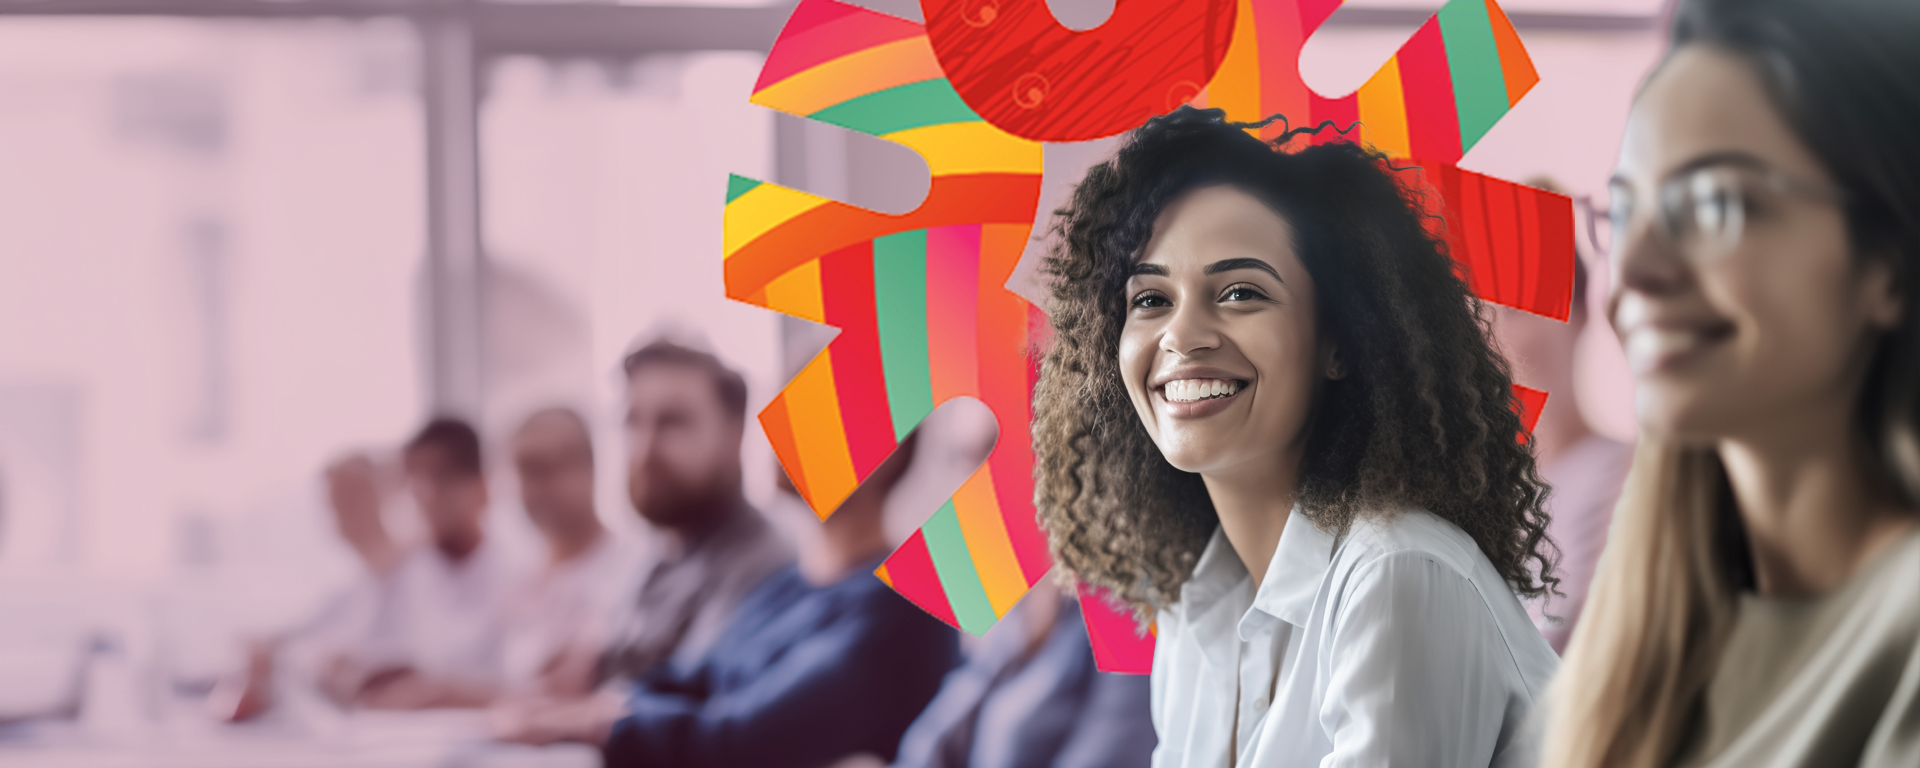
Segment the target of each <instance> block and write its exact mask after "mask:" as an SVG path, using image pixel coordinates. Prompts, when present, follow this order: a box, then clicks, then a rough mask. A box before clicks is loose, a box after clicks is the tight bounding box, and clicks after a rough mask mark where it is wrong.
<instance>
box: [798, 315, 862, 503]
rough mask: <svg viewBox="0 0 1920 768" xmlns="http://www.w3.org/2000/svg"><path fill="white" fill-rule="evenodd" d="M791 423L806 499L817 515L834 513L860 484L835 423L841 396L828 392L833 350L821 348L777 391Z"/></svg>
mask: <svg viewBox="0 0 1920 768" xmlns="http://www.w3.org/2000/svg"><path fill="white" fill-rule="evenodd" d="M780 396H781V397H782V398H784V399H785V400H786V401H787V416H788V418H789V419H790V420H791V421H792V422H793V442H794V449H795V450H796V451H798V452H799V453H800V468H801V469H800V471H801V472H803V473H805V474H806V476H807V482H806V488H807V491H808V493H809V494H810V495H809V497H808V498H807V503H808V504H811V505H813V509H814V512H815V513H817V514H819V515H820V517H821V519H826V516H827V515H829V514H831V513H832V512H833V509H834V508H835V507H838V506H840V502H842V501H845V500H846V499H847V494H850V493H853V488H854V486H855V485H858V484H859V483H858V482H857V481H856V480H855V479H854V475H853V458H852V456H850V455H849V454H848V451H847V440H846V437H844V435H843V433H844V432H845V431H846V430H845V429H844V428H843V427H842V426H841V425H840V399H839V398H838V397H837V396H835V395H834V392H833V353H832V351H830V350H829V351H826V352H821V353H820V356H819V357H816V358H814V359H813V362H812V363H810V364H808V365H807V367H806V368H803V369H801V371H800V375H799V376H795V377H794V378H793V383H791V384H788V385H787V389H786V391H784V392H782V393H781V394H780Z"/></svg>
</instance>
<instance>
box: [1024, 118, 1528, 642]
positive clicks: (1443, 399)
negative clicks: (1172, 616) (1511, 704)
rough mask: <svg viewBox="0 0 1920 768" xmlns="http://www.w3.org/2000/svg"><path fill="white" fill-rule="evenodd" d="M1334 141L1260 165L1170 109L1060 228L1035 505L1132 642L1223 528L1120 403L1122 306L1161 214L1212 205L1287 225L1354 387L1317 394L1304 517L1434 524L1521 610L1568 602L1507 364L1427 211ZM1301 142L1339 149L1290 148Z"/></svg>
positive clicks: (1219, 134) (1368, 155)
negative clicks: (1262, 208)
mask: <svg viewBox="0 0 1920 768" xmlns="http://www.w3.org/2000/svg"><path fill="white" fill-rule="evenodd" d="M1273 119H1280V118H1277V117H1276V118H1270V119H1269V121H1271V120H1273ZM1258 125H1264V123H1262V124H1258ZM1330 126H1331V124H1326V123H1323V124H1322V125H1321V126H1319V127H1316V128H1297V129H1293V130H1291V131H1287V132H1285V134H1284V135H1283V136H1281V137H1279V138H1278V139H1275V140H1274V141H1273V142H1271V143H1267V142H1262V141H1261V140H1259V139H1257V138H1255V137H1253V136H1252V135H1250V134H1249V133H1248V132H1247V130H1246V129H1250V128H1253V127H1255V125H1249V124H1239V123H1229V122H1227V121H1226V119H1225V113H1224V112H1223V111H1222V110H1218V109H1207V110H1199V109H1193V108H1191V107H1181V108H1180V109H1179V110H1178V111H1175V112H1173V113H1171V114H1168V115H1163V116H1161V117H1157V118H1154V119H1153V120H1151V121H1149V122H1148V123H1147V124H1146V125H1145V126H1143V127H1141V128H1139V129H1137V130H1135V131H1134V132H1133V134H1132V135H1131V136H1130V137H1129V139H1128V140H1127V142H1126V144H1125V145H1124V146H1123V147H1122V148H1121V149H1120V151H1119V153H1118V155H1117V156H1115V157H1114V158H1113V159H1111V160H1109V161H1107V162H1105V163H1102V164H1099V165H1096V166H1094V167H1093V169H1092V170H1090V171H1088V173H1087V175H1086V178H1085V179H1084V180H1083V181H1082V182H1081V183H1080V185H1079V186H1078V187H1077V188H1076V189H1075V190H1074V193H1073V197H1072V199H1071V201H1070V202H1069V203H1068V205H1067V207H1066V208H1063V209H1061V210H1059V211H1056V212H1055V217H1056V218H1055V224H1054V227H1053V230H1052V235H1053V240H1054V242H1053V244H1052V246H1051V250H1050V253H1049V255H1048V256H1047V258H1046V262H1045V267H1044V272H1045V274H1046V275H1047V277H1048V279H1049V288H1050V291H1051V301H1050V305H1049V306H1048V313H1049V322H1050V325H1051V333H1050V338H1049V339H1048V340H1047V341H1046V342H1045V348H1044V350H1043V352H1042V353H1041V354H1042V360H1041V367H1040V378H1039V382H1038V384H1037V386H1036V388H1035V390H1034V403H1033V412H1034V420H1033V443H1034V452H1035V459H1036V463H1035V468H1034V479H1035V486H1036V487H1035V503H1036V505H1037V506H1038V508H1039V516H1040V522H1041V525H1042V526H1044V527H1045V528H1046V530H1047V536H1048V542H1049V544H1050V547H1051V549H1052V552H1053V556H1054V559H1055V560H1056V561H1057V562H1058V563H1060V564H1061V565H1062V566H1064V569H1063V570H1064V571H1065V572H1066V573H1065V575H1066V576H1069V577H1072V578H1077V579H1080V580H1082V581H1085V582H1087V583H1089V584H1094V585H1097V586H1102V587H1106V588H1107V589H1109V590H1111V592H1112V593H1113V595H1114V596H1115V597H1117V598H1118V599H1119V600H1122V601H1124V602H1125V603H1127V604H1128V605H1130V606H1131V607H1132V608H1133V610H1134V613H1135V615H1136V617H1138V618H1140V619H1141V620H1142V621H1145V620H1146V619H1147V618H1148V617H1150V616H1151V615H1152V612H1153V610H1154V608H1155V607H1156V606H1165V605H1169V604H1171V603H1172V602H1174V601H1175V600H1177V599H1178V598H1179V594H1180V588H1181V585H1183V584H1184V583H1185V582H1186V580H1187V578H1188V577H1189V576H1191V575H1192V572H1193V566H1194V562H1195V561H1196V560H1197V559H1198V558H1199V556H1200V552H1201V550H1202V549H1204V548H1205V546H1206V544H1207V541H1208V539H1209V538H1210V537H1211V536H1212V534H1213V530H1214V528H1215V526H1216V525H1218V522H1219V518H1218V515H1217V514H1216V512H1215V510H1214V508H1213V502H1212V501H1211V500H1210V498H1209V497H1208V495H1207V489H1206V487H1205V486H1204V485H1203V484H1202V482H1201V479H1200V476H1199V475H1197V474H1192V473H1188V472H1183V471H1181V470H1178V469H1175V468H1174V467H1173V465H1171V464H1169V463H1167V460H1166V458H1165V457H1163V456H1162V455H1161V453H1160V451H1159V448H1158V447H1157V446H1155V445H1154V443H1153V441H1152V439H1151V438H1150V437H1149V436H1148V434H1147V431H1146V428H1145V427H1144V426H1143V425H1142V424H1141V422H1140V418H1139V416H1138V415H1137V413H1136V412H1135V410H1134V408H1133V405H1132V403H1131V401H1130V400H1129V399H1128V396H1127V390H1126V386H1125V384H1124V383H1123V381H1122V379H1121V373H1120V368H1119V342H1120V331H1121V326H1122V324H1123V322H1124V321H1125V318H1126V312H1127V298H1126V294H1125V286H1126V283H1127V278H1128V275H1129V273H1130V271H1131V269H1132V266H1133V264H1134V262H1135V261H1136V260H1137V259H1138V258H1139V257H1140V255H1141V252H1142V250H1143V248H1144V247H1145V245H1146V243H1147V240H1148V238H1149V237H1150V236H1151V235H1152V234H1153V227H1154V222H1155V220H1156V219H1157V218H1158V216H1159V215H1160V213H1161V211H1162V210H1163V209H1164V208H1165V207H1166V206H1167V205H1168V204H1169V203H1170V202H1172V201H1173V200H1174V199H1175V198H1177V197H1178V196H1180V195H1181V194H1182V193H1184V192H1187V191H1189V190H1192V189H1195V188H1197V187H1201V186H1208V185H1216V184H1225V185H1231V186H1233V187H1235V188H1237V189H1240V190H1242V191H1245V192H1247V193H1249V194H1251V195H1253V196H1255V197H1257V198H1259V199H1260V200H1262V201H1264V202H1265V203H1266V204H1267V205H1269V206H1270V207H1272V208H1273V209H1274V210H1275V211H1276V212H1277V213H1279V214H1280V215H1281V216H1282V217H1283V218H1285V219H1286V220H1287V222H1288V223H1289V224H1290V225H1291V227H1292V229H1293V231H1294V237H1295V249H1296V251H1297V252H1298V253H1299V254H1300V259H1301V261H1302V262H1303V263H1304V266H1305V267H1306V269H1307V272H1308V274H1310V275H1312V277H1313V282H1314V285H1315V290H1316V291H1317V293H1318V295H1319V298H1318V299H1317V300H1316V301H1315V304H1316V306H1317V307H1318V315H1317V318H1316V322H1317V324H1318V326H1319V328H1320V329H1321V330H1320V332H1321V333H1323V334H1326V335H1327V337H1328V338H1329V339H1330V340H1331V341H1332V342H1333V343H1334V344H1335V345H1337V348H1338V349H1339V350H1340V355H1341V358H1342V360H1343V362H1344V365H1345V366H1346V369H1347V371H1348V373H1347V375H1346V376H1345V378H1343V379H1341V380H1339V381H1329V382H1328V383H1327V388H1326V390H1325V392H1324V394H1323V395H1322V396H1321V400H1320V402H1318V403H1317V404H1316V405H1315V412H1314V415H1313V416H1312V418H1311V420H1310V423H1309V426H1308V427H1307V429H1308V430H1309V434H1308V437H1307V443H1306V451H1305V458H1304V459H1303V461H1302V465H1301V467H1300V478H1301V480H1300V487H1299V491H1298V497H1297V498H1298V500H1299V504H1300V508H1301V510H1302V512H1303V514H1305V515H1306V516H1307V517H1308V518H1309V519H1311V520H1312V521H1313V522H1314V524H1315V525H1316V526H1318V527H1319V528H1321V529H1322V530H1325V531H1327V532H1329V533H1331V534H1334V535H1344V533H1345V532H1346V531H1347V529H1348V527H1349V526H1350V525H1352V523H1353V521H1354V520H1355V519H1356V518H1359V517H1362V516H1368V515H1383V514H1392V513H1393V511H1394V510H1399V509H1405V508H1422V509H1426V510H1428V511H1430V512H1432V513H1433V514H1435V515H1438V516H1439V517H1441V518H1443V519H1446V520H1448V521H1450V522H1452V523H1453V524H1455V525H1457V526H1459V527H1460V528H1461V529H1462V530H1464V531H1466V533H1467V534H1468V535H1470V536H1472V537H1473V540H1474V542H1475V543H1477V544H1479V546H1480V550H1481V551H1482V552H1484V553H1485V554H1486V556H1487V558H1488V559H1489V560H1491V561H1492V562H1493V565H1494V567H1495V568H1497V569H1498V570H1499V572H1500V575H1501V576H1503V577H1505V579H1506V580H1507V582H1508V583H1509V584H1510V585H1512V587H1513V589H1514V590H1515V591H1516V592H1518V593H1520V594H1521V595H1525V596H1529V597H1532V596H1538V595H1541V594H1544V593H1546V592H1547V591H1549V590H1552V589H1553V588H1554V587H1555V586H1557V585H1558V583H1559V579H1557V578H1555V577H1554V576H1553V568H1554V564H1555V561H1556V560H1557V559H1558V551H1557V550H1556V549H1555V548H1554V546H1553V544H1552V543H1551V542H1550V541H1549V540H1548V539H1547V537H1546V534H1545V531H1546V527H1547V520H1548V517H1547V514H1546V512H1545V511H1544V510H1543V509H1542V508H1541V506H1542V502H1543V501H1544V499H1545V497H1546V493H1547V487H1546V485H1545V484H1544V483H1543V482H1542V481H1541V480H1540V475H1539V472H1538V471H1537V470H1536V468H1535V466H1534V459H1533V452H1532V442H1531V438H1527V440H1526V441H1524V442H1520V441H1516V440H1515V435H1516V434H1517V433H1520V432H1521V425H1520V418H1519V415H1518V412H1517V409H1516V405H1515V400H1514V395H1513V390H1512V387H1511V384H1510V382H1511V378H1510V376H1509V372H1508V369H1507V364H1506V362H1505V361H1504V360H1503V359H1502V358H1501V357H1500V356H1499V355H1498V354H1496V353H1495V352H1494V351H1493V349H1492V347H1491V346H1490V345H1489V343H1488V341H1487V339H1488V336H1487V332H1488V331H1487V324H1486V319H1485V318H1484V317H1483V316H1482V315H1481V314H1480V312H1479V311H1478V302H1477V300H1476V299H1475V298H1474V297H1473V296H1472V294H1471V293H1469V291H1468V289H1467V284H1466V282H1465V281H1464V280H1463V279H1462V278H1461V276H1460V274H1458V273H1457V272H1456V269H1457V267H1456V265H1455V263H1454V262H1453V260H1452V259H1450V258H1448V256H1447V253H1446V246H1445V244H1444V243H1443V242H1441V241H1439V240H1436V239H1435V237H1434V236H1433V234H1432V233H1430V232H1429V231H1428V229H1427V228H1426V223H1427V219H1426V217H1425V216H1424V215H1423V213H1422V206H1421V205H1420V200H1419V196H1420V195H1422V194H1424V193H1423V192H1421V191H1420V190H1419V188H1418V187H1417V183H1416V182H1413V181H1412V180H1411V177H1410V176H1408V175H1406V173H1405V171H1406V169H1397V168H1394V167H1393V166H1391V165H1390V164H1389V163H1388V162H1387V159H1386V158H1385V157H1384V156H1382V155H1380V154H1377V153H1375V152H1372V151H1369V150H1367V149H1363V148H1362V147H1360V146H1357V145H1355V144H1353V143H1350V142H1348V141H1344V140H1339V139H1340V138H1341V134H1340V133H1339V132H1337V131H1336V132H1335V133H1332V134H1326V135H1324V136H1322V135H1320V134H1321V132H1322V131H1323V130H1325V129H1327V128H1329V127H1330ZM1307 136H1310V137H1312V138H1315V139H1333V140H1331V141H1320V142H1319V143H1314V144H1312V145H1311V146H1305V147H1301V148H1297V149H1289V148H1288V145H1289V144H1292V143H1294V141H1295V140H1296V139H1302V137H1307ZM1300 143H1302V144H1306V143H1307V141H1306V140H1304V139H1303V140H1302V141H1301V142H1300ZM1535 566H1537V567H1535Z"/></svg>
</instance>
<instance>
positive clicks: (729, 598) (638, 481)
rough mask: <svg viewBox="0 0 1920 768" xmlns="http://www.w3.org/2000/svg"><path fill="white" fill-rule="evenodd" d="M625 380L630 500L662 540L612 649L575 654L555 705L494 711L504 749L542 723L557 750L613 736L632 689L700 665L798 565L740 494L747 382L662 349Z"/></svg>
mask: <svg viewBox="0 0 1920 768" xmlns="http://www.w3.org/2000/svg"><path fill="white" fill-rule="evenodd" d="M624 368H625V370H626V375H627V415H626V442H627V449H628V453H627V455H628V463H627V494H628V497H629V498H630V499H631V500H632V502H633V507H634V509H635V510H636V511H638V512H639V513H640V516H641V517H642V518H644V519H646V521H647V523H648V524H649V525H650V527H651V528H652V529H653V536H652V537H651V538H652V540H653V543H654V552H653V553H652V557H651V560H650V565H649V567H647V568H646V569H645V571H644V573H645V575H644V577H643V578H642V579H641V582H640V586H639V589H638V590H637V592H636V593H635V594H634V596H633V599H632V601H631V602H630V603H629V604H628V606H627V607H626V610H625V614H626V615H625V616H624V617H623V618H621V619H619V620H618V621H617V622H616V623H615V627H616V628H615V630H614V631H613V632H612V633H611V634H610V635H609V637H610V640H609V641H608V642H607V643H606V644H605V647H604V649H601V648H578V649H574V650H573V651H572V652H570V653H569V654H568V656H567V658H566V659H564V660H563V661H562V662H561V663H560V664H559V665H557V666H556V672H555V674H554V676H553V680H554V682H553V683H552V684H550V685H549V686H548V688H549V690H551V691H554V692H555V694H556V695H549V696H544V697H539V698H533V699H518V700H515V701H513V702H509V703H507V704H504V705H502V706H500V707H498V708H496V709H495V712H494V723H493V725H494V730H495V733H496V735H499V736H500V737H502V738H510V739H511V738H519V737H523V736H524V735H525V734H526V732H527V730H528V729H529V728H531V727H532V722H531V721H532V719H533V718H534V717H536V715H537V717H538V719H539V721H540V726H539V727H540V730H541V731H543V732H546V733H551V734H553V737H554V738H566V737H567V736H569V735H571V734H575V733H577V734H581V735H585V734H587V733H590V732H592V731H594V730H596V729H602V728H604V727H605V725H606V723H608V722H610V720H611V718H612V717H615V716H617V713H619V712H620V711H621V708H622V703H623V701H624V699H625V693H626V690H625V689H626V687H627V685H629V684H630V683H631V681H632V680H634V679H636V678H638V677H639V676H640V675H642V674H644V673H646V672H647V671H648V670H650V669H652V668H654V667H655V666H657V665H661V664H665V663H677V664H682V665H688V664H692V663H694V662H697V661H698V660H699V659H700V657H701V656H702V655H704V653H705V652H706V650H707V648H708V647H709V646H711V645H712V644H713V642H714V640H715V638H716V636H717V635H718V634H719V632H720V630H721V629H722V628H723V627H724V626H725V625H726V623H727V620H728V619H729V618H730V617H731V616H732V614H733V612H734V608H736V607H737V606H738V605H739V604H740V601H741V599H742V598H743V597H744V596H745V595H746V594H747V592H748V591H750V590H752V589H753V588H754V587H755V586H757V585H758V584H759V583H760V582H761V581H762V580H764V579H765V578H766V577H767V576H768V575H769V574H771V573H773V572H774V571H776V570H778V569H780V568H781V567H782V566H785V565H786V564H788V563H790V562H791V561H792V559H793V558H792V554H791V551H790V550H789V548H788V547H787V546H786V544H785V543H784V542H783V541H781V539H780V538H779V536H778V534H777V533H776V532H775V531H774V529H773V528H772V527H771V526H770V525H769V524H768V523H767V521H766V520H765V519H764V518H763V517H762V516H761V515H760V512H759V511H758V510H755V509H754V508H753V507H752V506H751V505H749V504H748V503H747V501H746V498H745V496H744V495H743V493H742V489H741V462H740V446H741V440H742V437H743V436H744V434H745V431H746V418H747V385H746V381H745V380H744V379H742V378H741V376H740V374H739V373H737V372H735V371H733V370H732V369H730V368H728V367H727V366H726V365H725V364H724V363H722V362H720V360H719V358H716V357H714V356H713V355H712V354H710V353H707V352H704V351H701V350H697V349H693V348H690V347H686V346H682V345H679V344H675V343H673V342H671V341H665V340H660V341H654V342H652V343H649V344H647V345H646V346H644V347H641V348H640V349H638V350H637V351H635V352H633V353H632V354H630V355H628V356H627V358H626V361H625V363H624Z"/></svg>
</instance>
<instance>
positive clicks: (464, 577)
mask: <svg viewBox="0 0 1920 768" xmlns="http://www.w3.org/2000/svg"><path fill="white" fill-rule="evenodd" d="M402 459H403V465H404V469H405V475H406V480H407V488H408V491H409V492H410V494H411V495H412V497H413V500H414V502H415V505H416V506H417V507H418V508H419V511H420V513H421V517H422V518H423V519H424V522H425V523H426V527H427V529H428V532H429V533H430V535H431V539H430V540H429V541H428V542H426V543H424V544H420V545H416V546H412V547H406V546H402V545H399V544H397V543H396V542H395V541H394V540H393V539H392V537H391V536H390V535H389V533H388V531H387V529H386V526H385V524H384V513H383V512H382V510H381V492H380V488H379V482H378V480H377V478H376V472H375V468H374V465H373V462H371V461H370V460H368V459H367V458H366V457H364V456H353V457H349V458H347V459H345V460H342V461H340V462H337V463H335V464H334V465H332V466H331V467H329V468H328V469H327V473H326V481H327V500H328V503H329V505H330V506H331V507H332V510H333V514H334V520H335V522H336V523H337V524H338V526H339V529H340V533H341V536H342V538H344V539H346V541H347V543H348V544H349V545H350V546H352V547H353V548H354V551H355V553H356V554H358V555H359V556H360V559H361V560H362V561H363V562H364V563H365V564H366V566H367V571H366V573H365V574H363V575H362V576H361V578H359V579H358V580H356V581H355V582H354V583H353V584H352V585H350V586H349V587H348V588H347V589H346V590H345V591H344V592H342V593H341V594H340V595H339V596H337V597H336V598H335V599H334V600H332V601H331V602H330V603H329V604H328V605H327V606H326V607H325V608H324V609H323V610H322V611H321V613H320V614H319V615H317V616H315V617H314V618H313V619H312V620H310V621H308V622H307V623H306V624H305V625H303V626H301V627H300V628H298V629H296V630H294V631H292V632H290V633H288V634H287V635H285V636H284V637H282V638H279V639H276V640H270V641H266V642H263V643H259V644H256V645H255V647H254V648H252V649H251V652H250V658H249V662H248V665H247V668H246V670H245V672H244V674H243V675H242V676H241V677H240V678H238V679H236V680H231V681H228V682H227V683H225V684H223V685H222V686H221V687H220V689H219V690H217V691H216V692H215V695H214V696H213V697H211V698H210V700H209V702H208V703H209V706H210V707H211V708H212V709H213V711H214V713H215V714H216V715H218V716H220V717H222V718H224V719H228V720H235V721H239V720H247V719H250V718H252V717H255V716H257V715H259V714H261V713H263V712H265V711H266V710H267V708H268V707H269V706H270V704H271V700H272V698H273V695H272V694H273V689H274V683H273V679H274V677H275V672H276V668H278V667H282V666H287V667H291V668H292V670H293V672H294V676H295V677H297V678H301V679H303V680H305V681H310V682H311V683H312V684H314V685H316V686H317V687H318V688H319V690H320V691H321V692H322V693H324V694H325V695H326V696H327V697H328V698H330V699H332V700H333V701H334V702H335V703H337V704H339V705H341V706H363V707H372V708H388V709H420V708H430V707H462V706H480V705H483V704H485V703H486V702H487V701H488V700H489V699H490V698H492V696H493V694H494V691H495V690H496V688H497V686H498V684H499V674H500V667H501V640H502V636H503V632H504V630H505V607H506V603H507V596H508V594H509V593H508V590H509V589H510V588H511V586H512V584H513V583H515V581H516V574H515V572H514V569H513V568H512V567H511V566H510V564H509V563H508V562H507V561H506V559H505V558H504V557H503V555H502V553H500V552H499V551H498V548H497V546H495V545H493V544H490V543H489V542H488V540H487V536H486V528H485V523H484V517H485V513H486V506H487V487H486V478H485V477H484V475H483V471H482V465H481V454H480V438H479V435H478V434H477V433H475V432H474V430H473V428H472V427H471V426H469V425H468V424H466V423H465V422H463V421H459V420H457V419H447V418H441V419H435V420H433V421H432V422H429V423H428V424H427V425H426V426H425V427H424V428H422V429H421V430H420V432H419V433H418V434H416V435H415V436H414V437H413V439H412V440H410V441H408V442H407V444H406V447H405V449H404V451H403V453H402Z"/></svg>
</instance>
